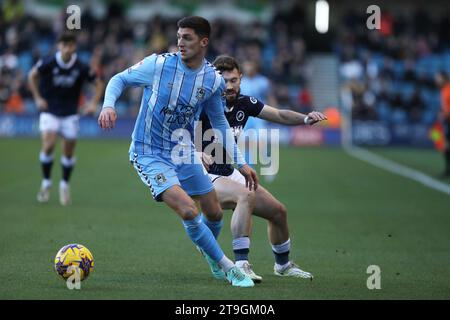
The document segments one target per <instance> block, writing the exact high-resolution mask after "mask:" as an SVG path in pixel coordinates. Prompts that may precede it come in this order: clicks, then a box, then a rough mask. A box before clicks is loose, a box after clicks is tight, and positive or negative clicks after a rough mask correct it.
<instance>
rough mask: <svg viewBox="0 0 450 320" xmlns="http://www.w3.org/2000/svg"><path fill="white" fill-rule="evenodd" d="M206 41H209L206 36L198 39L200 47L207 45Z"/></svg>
mask: <svg viewBox="0 0 450 320" xmlns="http://www.w3.org/2000/svg"><path fill="white" fill-rule="evenodd" d="M208 43H209V39H208V38H206V37H204V38H203V39H202V40H200V45H201V46H202V47H207V46H208Z"/></svg>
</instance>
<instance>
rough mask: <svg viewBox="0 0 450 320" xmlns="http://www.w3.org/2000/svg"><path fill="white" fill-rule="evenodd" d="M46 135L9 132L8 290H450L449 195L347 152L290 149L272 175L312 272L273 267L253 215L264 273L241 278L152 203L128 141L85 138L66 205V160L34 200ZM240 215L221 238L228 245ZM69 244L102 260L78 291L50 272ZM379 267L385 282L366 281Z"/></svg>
mask: <svg viewBox="0 0 450 320" xmlns="http://www.w3.org/2000/svg"><path fill="white" fill-rule="evenodd" d="M39 145H40V143H39V141H38V140H31V139H15V140H12V139H1V140H0V152H1V157H0V168H1V175H0V205H1V207H0V270H1V272H0V299H73V298H76V299H397V298H398V299H419V298H423V299H432V298H433V299H444V298H445V299H449V298H450V289H449V288H450V268H449V265H450V210H449V208H450V197H449V196H447V195H445V194H442V193H439V192H436V191H434V190H431V189H428V188H426V187H424V186H422V185H420V184H419V183H416V182H414V181H410V180H408V179H405V178H403V177H399V176H396V175H392V174H390V173H388V172H385V171H383V170H380V169H377V168H375V167H373V166H371V165H369V164H366V163H363V162H360V161H358V160H355V159H353V158H351V157H349V156H347V155H346V154H345V153H344V152H343V151H342V150H341V149H325V148H301V149H282V150H281V153H280V159H281V164H280V172H279V176H278V178H277V179H276V180H275V182H273V183H272V184H270V185H266V187H267V188H268V189H270V190H271V191H272V193H273V194H274V195H275V196H276V197H278V198H279V199H280V200H281V201H282V202H283V203H284V204H285V205H286V207H287V208H288V214H289V223H290V232H291V240H292V243H293V246H292V250H291V257H292V258H293V259H295V261H296V262H298V263H299V264H300V265H301V266H302V267H303V268H304V269H305V270H307V271H311V272H312V273H313V274H314V275H315V279H314V281H312V282H310V281H305V280H301V279H285V278H278V277H276V276H274V275H273V274H272V268H273V256H272V253H271V250H270V246H269V243H268V240H267V235H266V226H265V222H264V221H262V220H260V219H258V218H255V220H254V230H253V237H252V247H251V254H250V257H251V262H252V263H253V265H254V269H255V271H256V272H257V273H259V274H261V275H262V276H263V277H264V281H263V283H262V284H259V285H257V286H256V287H255V288H251V289H237V288H233V287H231V286H230V285H228V284H226V283H225V282H223V283H222V282H217V281H216V280H214V279H213V278H212V277H211V276H210V274H209V269H208V267H207V265H206V263H205V262H204V261H203V259H202V258H201V256H200V255H199V254H198V253H197V252H196V250H195V248H194V246H193V245H192V243H191V242H190V240H188V238H187V235H186V234H185V232H184V230H183V226H182V224H181V222H180V220H179V219H178V218H177V216H176V215H175V214H174V213H172V212H171V211H170V210H169V209H167V208H166V207H165V206H164V204H160V203H156V202H154V201H153V200H152V198H151V195H150V192H149V191H148V190H147V188H146V187H145V186H144V185H143V184H142V183H141V182H140V179H139V178H138V176H137V174H136V173H135V172H134V170H133V169H132V168H131V166H130V164H129V162H128V158H127V150H128V141H98V140H83V141H80V143H79V145H78V149H77V158H78V162H77V165H76V168H75V171H74V174H73V179H72V196H73V204H72V205H71V206H69V207H61V206H60V205H59V203H58V199H57V188H56V186H57V181H58V179H59V177H60V168H59V165H58V164H57V162H58V161H55V165H54V170H53V181H54V190H53V193H52V197H51V200H50V202H49V203H47V204H38V203H37V202H36V200H35V195H36V192H37V189H38V186H39V183H40V168H39V163H38V161H37V159H38V152H39ZM58 152H59V148H58ZM58 152H57V154H56V157H55V159H59V153H58ZM420 154H421V151H417V152H416V153H414V152H413V151H411V153H410V154H408V155H407V158H413V157H414V158H415V157H416V155H419V156H417V157H418V158H420ZM399 155H400V153H399ZM417 161H419V160H417ZM419 162H420V161H419ZM419 169H420V168H419ZM230 216H231V215H230V214H229V212H227V213H226V214H225V220H226V222H225V227H224V228H223V231H222V234H221V236H220V242H221V244H222V247H223V248H224V250H225V252H226V253H227V254H228V255H229V256H232V251H231V236H230V231H229V228H228V226H229V222H230ZM68 243H81V244H83V245H85V246H87V247H88V248H89V249H90V250H91V252H92V253H93V254H94V257H95V268H94V272H93V274H92V275H91V276H90V277H89V279H88V280H87V281H85V282H83V283H82V289H81V290H73V291H71V290H68V289H67V288H66V286H65V283H64V281H62V280H61V279H59V278H58V277H57V275H56V274H55V272H54V271H53V269H52V268H53V259H54V256H55V254H56V252H57V251H58V250H59V249H60V248H61V247H62V246H63V245H65V244H68ZM372 264H374V265H378V266H380V268H381V272H382V273H381V290H368V289H367V287H366V280H367V277H368V276H369V275H368V274H366V269H367V267H368V266H369V265H372Z"/></svg>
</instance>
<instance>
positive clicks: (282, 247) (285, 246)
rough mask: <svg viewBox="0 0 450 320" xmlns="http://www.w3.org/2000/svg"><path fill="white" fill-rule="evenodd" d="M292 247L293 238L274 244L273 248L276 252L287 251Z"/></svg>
mask: <svg viewBox="0 0 450 320" xmlns="http://www.w3.org/2000/svg"><path fill="white" fill-rule="evenodd" d="M290 249H291V239H290V238H289V239H287V241H286V242H284V243H281V244H272V250H273V251H274V252H276V253H285V252H288V251H289V250H290Z"/></svg>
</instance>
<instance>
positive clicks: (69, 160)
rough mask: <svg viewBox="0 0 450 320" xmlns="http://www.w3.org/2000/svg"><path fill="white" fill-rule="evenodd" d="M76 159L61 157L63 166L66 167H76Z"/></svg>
mask: <svg viewBox="0 0 450 320" xmlns="http://www.w3.org/2000/svg"><path fill="white" fill-rule="evenodd" d="M75 162H76V158H75V157H72V158H67V157H66V156H61V164H62V165H63V166H65V167H73V166H74V165H75Z"/></svg>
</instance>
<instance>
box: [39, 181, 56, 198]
mask: <svg viewBox="0 0 450 320" xmlns="http://www.w3.org/2000/svg"><path fill="white" fill-rule="evenodd" d="M51 186H52V184H51V183H46V182H45V181H42V183H41V188H40V189H39V192H38V194H37V196H36V198H37V201H38V202H41V203H44V202H48V200H49V199H50V188H51Z"/></svg>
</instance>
